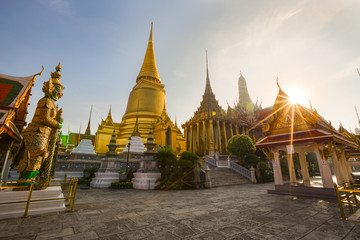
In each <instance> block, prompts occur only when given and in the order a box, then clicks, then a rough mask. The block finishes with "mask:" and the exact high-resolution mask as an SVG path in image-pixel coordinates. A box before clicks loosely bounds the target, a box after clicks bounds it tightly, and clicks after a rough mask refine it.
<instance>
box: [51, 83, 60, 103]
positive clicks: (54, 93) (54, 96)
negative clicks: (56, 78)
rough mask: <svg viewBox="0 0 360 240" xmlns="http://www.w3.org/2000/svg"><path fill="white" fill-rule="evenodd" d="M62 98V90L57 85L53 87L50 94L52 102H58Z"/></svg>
mask: <svg viewBox="0 0 360 240" xmlns="http://www.w3.org/2000/svg"><path fill="white" fill-rule="evenodd" d="M62 96H63V93H62V88H61V87H60V86H58V85H55V88H54V90H53V91H52V92H51V94H50V98H51V99H52V100H54V101H57V100H59V99H60V98H61V97H62Z"/></svg>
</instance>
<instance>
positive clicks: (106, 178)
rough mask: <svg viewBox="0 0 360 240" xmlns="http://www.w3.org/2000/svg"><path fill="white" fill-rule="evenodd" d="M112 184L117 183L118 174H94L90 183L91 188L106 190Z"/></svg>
mask: <svg viewBox="0 0 360 240" xmlns="http://www.w3.org/2000/svg"><path fill="white" fill-rule="evenodd" d="M112 182H119V173H118V172H96V173H95V178H93V180H92V181H91V183H90V187H92V188H108V187H110V185H111V183H112Z"/></svg>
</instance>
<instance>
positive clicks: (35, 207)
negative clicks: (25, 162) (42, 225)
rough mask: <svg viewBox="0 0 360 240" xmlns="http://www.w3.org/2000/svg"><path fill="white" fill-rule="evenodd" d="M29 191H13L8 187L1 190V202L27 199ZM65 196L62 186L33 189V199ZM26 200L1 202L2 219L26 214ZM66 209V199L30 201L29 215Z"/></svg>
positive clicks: (0, 217)
mask: <svg viewBox="0 0 360 240" xmlns="http://www.w3.org/2000/svg"><path fill="white" fill-rule="evenodd" d="M28 196H29V191H12V189H6V190H4V191H1V192H0V203H6V202H17V201H27V199H28ZM54 198H64V195H63V194H62V190H61V187H60V186H56V187H48V188H46V189H45V190H33V192H32V195H31V200H40V199H54ZM25 207H26V202H24V203H9V204H0V219H6V218H16V217H22V216H24V212H25ZM63 211H65V200H64V199H59V200H49V201H39V202H30V206H29V211H28V215H29V216H31V215H39V214H43V213H52V212H63Z"/></svg>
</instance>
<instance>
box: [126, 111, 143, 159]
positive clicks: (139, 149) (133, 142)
mask: <svg viewBox="0 0 360 240" xmlns="http://www.w3.org/2000/svg"><path fill="white" fill-rule="evenodd" d="M129 146H130V151H129ZM145 151H146V149H145V146H144V143H143V142H142V139H141V137H140V132H139V123H138V117H136V122H135V127H134V131H133V133H132V134H131V137H130V138H129V142H128V144H126V147H125V148H124V150H123V153H124V154H127V153H128V152H129V153H132V154H143V153H144V152H145Z"/></svg>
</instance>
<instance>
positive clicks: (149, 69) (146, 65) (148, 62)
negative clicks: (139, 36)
mask: <svg viewBox="0 0 360 240" xmlns="http://www.w3.org/2000/svg"><path fill="white" fill-rule="evenodd" d="M148 77H150V78H154V79H155V80H156V81H157V82H158V83H161V79H160V76H159V73H158V70H157V67H156V61H155V52H154V46H153V23H151V30H150V37H149V43H148V46H147V49H146V53H145V57H144V62H143V65H142V67H141V69H140V73H139V75H138V76H137V78H136V82H138V81H139V80H140V79H141V78H148Z"/></svg>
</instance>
